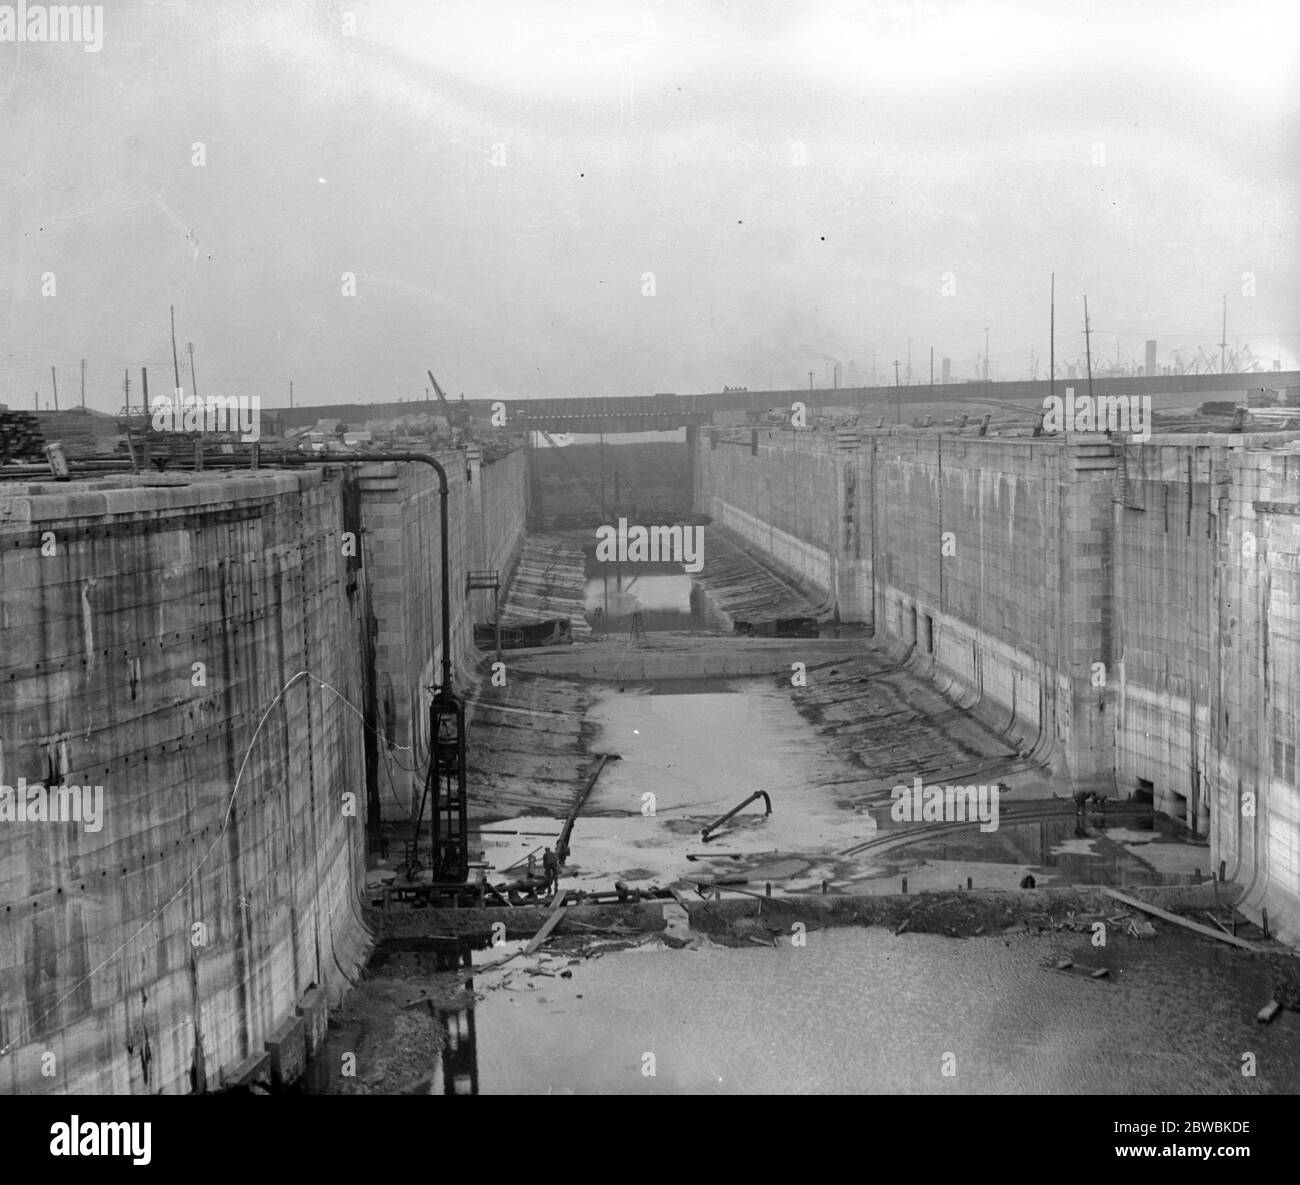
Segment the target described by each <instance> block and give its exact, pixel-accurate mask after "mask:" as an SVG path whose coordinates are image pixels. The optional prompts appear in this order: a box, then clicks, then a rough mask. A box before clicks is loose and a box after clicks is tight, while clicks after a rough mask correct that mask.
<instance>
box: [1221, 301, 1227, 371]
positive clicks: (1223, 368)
mask: <svg viewBox="0 0 1300 1185" xmlns="http://www.w3.org/2000/svg"><path fill="white" fill-rule="evenodd" d="M1227 348H1228V297H1227V295H1226V294H1225V295H1224V297H1223V334H1222V336H1221V337H1220V339H1219V373H1220V374H1227V373H1228V367H1227V363H1226V362H1225V361H1224V351H1225V350H1227Z"/></svg>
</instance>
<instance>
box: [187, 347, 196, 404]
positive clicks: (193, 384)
mask: <svg viewBox="0 0 1300 1185" xmlns="http://www.w3.org/2000/svg"><path fill="white" fill-rule="evenodd" d="M185 348H186V349H187V350H188V351H189V355H190V394H191V395H193V396H194V397H195V398H196V399H197V398H198V395H199V384H198V380H197V379H196V378H195V377H194V343H193V342H186V343H185Z"/></svg>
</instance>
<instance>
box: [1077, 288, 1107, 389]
mask: <svg viewBox="0 0 1300 1185" xmlns="http://www.w3.org/2000/svg"><path fill="white" fill-rule="evenodd" d="M1091 337H1092V330H1091V329H1089V328H1088V298H1087V296H1085V297H1084V298H1083V352H1084V354H1085V355H1086V356H1087V359H1088V398H1089V399H1091V398H1092V344H1091ZM1112 390H1113V388H1112ZM1093 406H1094V407H1095V406H1096V405H1095V404H1094V405H1093Z"/></svg>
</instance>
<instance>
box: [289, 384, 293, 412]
mask: <svg viewBox="0 0 1300 1185" xmlns="http://www.w3.org/2000/svg"><path fill="white" fill-rule="evenodd" d="M289 406H290V407H293V379H290V380H289Z"/></svg>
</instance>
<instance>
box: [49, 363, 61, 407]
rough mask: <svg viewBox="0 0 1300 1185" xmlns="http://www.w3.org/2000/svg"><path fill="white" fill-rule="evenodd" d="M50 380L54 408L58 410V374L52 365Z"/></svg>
mask: <svg viewBox="0 0 1300 1185" xmlns="http://www.w3.org/2000/svg"><path fill="white" fill-rule="evenodd" d="M50 382H51V383H53V384H54V410H55V411H58V410H59V376H58V375H56V374H55V373H54V367H52V366H51V367H50Z"/></svg>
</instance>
